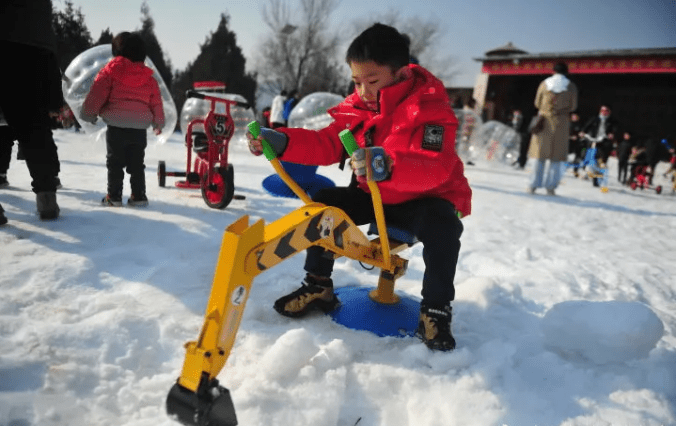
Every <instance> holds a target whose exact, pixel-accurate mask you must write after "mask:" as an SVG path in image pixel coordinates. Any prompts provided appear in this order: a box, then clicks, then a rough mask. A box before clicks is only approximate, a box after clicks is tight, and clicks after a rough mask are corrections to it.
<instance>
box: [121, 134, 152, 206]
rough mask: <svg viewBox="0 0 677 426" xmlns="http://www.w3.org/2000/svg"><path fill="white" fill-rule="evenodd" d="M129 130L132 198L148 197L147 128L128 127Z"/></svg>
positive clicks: (129, 167) (128, 156)
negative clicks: (146, 172)
mask: <svg viewBox="0 0 677 426" xmlns="http://www.w3.org/2000/svg"><path fill="white" fill-rule="evenodd" d="M127 130H129V132H128V133H129V142H128V145H127V151H126V155H127V158H126V161H125V164H126V165H127V173H129V184H130V186H131V189H132V198H131V199H132V200H136V201H139V200H144V199H146V175H145V169H146V165H145V163H144V161H145V155H146V146H147V144H148V143H147V140H146V130H145V129H127Z"/></svg>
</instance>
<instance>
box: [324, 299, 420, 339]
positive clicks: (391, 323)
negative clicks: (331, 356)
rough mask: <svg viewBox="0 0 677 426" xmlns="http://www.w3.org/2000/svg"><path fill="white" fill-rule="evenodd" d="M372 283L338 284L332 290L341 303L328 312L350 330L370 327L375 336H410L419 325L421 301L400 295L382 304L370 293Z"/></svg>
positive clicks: (334, 319) (369, 329) (367, 329)
mask: <svg viewBox="0 0 677 426" xmlns="http://www.w3.org/2000/svg"><path fill="white" fill-rule="evenodd" d="M372 291H373V287H340V288H335V289H334V292H335V293H336V295H337V297H338V298H339V299H340V300H341V306H339V307H338V308H336V309H335V310H333V311H331V312H330V313H329V314H328V315H329V316H331V318H332V320H333V321H335V322H336V323H338V324H341V325H343V326H345V327H348V328H351V329H353V330H366V331H370V332H372V333H374V334H376V335H377V336H380V337H384V336H395V337H407V336H413V335H414V334H415V333H416V330H417V328H418V317H419V312H420V310H421V303H420V302H418V301H417V300H414V299H412V298H409V297H406V296H403V295H400V296H399V298H398V299H399V300H398V302H397V303H392V304H384V303H379V302H376V301H374V299H373V298H372V297H371V296H370V294H369V293H370V292H372Z"/></svg>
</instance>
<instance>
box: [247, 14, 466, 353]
mask: <svg viewBox="0 0 677 426" xmlns="http://www.w3.org/2000/svg"><path fill="white" fill-rule="evenodd" d="M409 58H410V56H409V41H408V39H407V38H406V37H405V36H403V35H402V34H400V33H399V32H398V31H397V30H396V29H395V28H392V27H389V26H386V25H382V24H375V25H373V26H372V27H370V28H368V29H367V30H365V31H364V32H363V33H362V34H360V35H359V36H358V37H357V38H356V39H355V40H354V41H353V42H352V44H351V45H350V47H349V48H348V53H347V56H346V61H347V62H348V65H349V66H350V69H351V71H352V79H353V82H354V83H355V92H354V93H353V94H351V95H349V96H348V97H347V98H346V99H345V100H344V101H343V102H342V103H341V104H339V105H337V106H336V107H334V108H331V109H330V110H329V111H328V112H329V114H330V115H331V116H332V117H333V118H334V122H333V123H332V124H330V125H329V126H328V127H326V128H324V129H322V130H318V131H314V130H306V129H288V128H282V129H276V130H272V129H266V128H264V129H262V132H261V133H262V134H261V136H260V137H259V138H257V139H254V138H253V136H252V135H251V134H250V133H248V134H247V137H248V139H249V140H250V150H251V151H252V153H254V154H256V155H260V154H261V151H262V149H261V139H266V140H268V142H270V143H271V145H272V146H273V149H275V151H276V152H277V154H278V155H280V159H281V160H284V161H290V162H293V163H300V164H308V165H329V164H333V163H338V162H340V161H342V159H344V155H345V151H344V148H343V145H342V144H341V141H340V139H339V137H338V134H339V132H340V131H341V130H344V129H350V130H351V132H352V133H353V134H354V135H355V138H356V140H357V143H358V145H359V146H360V148H361V149H359V150H357V151H356V153H354V154H353V168H354V169H355V170H354V174H353V179H352V181H351V183H350V185H349V186H348V187H343V188H341V187H337V188H327V189H323V190H320V191H318V192H317V193H316V194H315V196H314V197H313V201H317V202H320V203H323V204H325V205H329V206H335V207H339V208H341V209H342V210H343V211H345V212H346V214H347V215H348V216H349V217H350V218H351V219H352V220H353V221H354V222H355V224H357V225H363V224H367V223H370V222H372V221H373V220H374V209H373V205H372V202H371V196H370V194H369V189H368V186H367V184H366V180H365V169H364V168H356V167H355V163H356V160H357V159H358V158H360V156H361V154H362V153H360V152H359V151H363V150H362V149H363V148H365V147H372V146H375V147H382V148H383V149H384V150H385V152H386V155H387V157H389V159H388V161H387V162H388V163H389V164H390V167H389V170H388V172H387V174H386V175H385V176H382V180H381V181H379V182H378V186H379V189H380V192H381V198H382V200H383V204H384V205H383V208H384V213H385V217H386V221H387V222H389V223H391V224H393V225H395V226H397V227H400V228H403V229H406V230H408V231H410V232H411V233H413V234H414V235H415V236H416V237H417V238H418V239H419V241H421V242H422V243H423V246H424V248H423V260H424V262H425V265H426V271H425V274H424V277H423V288H422V291H421V295H422V296H423V300H422V302H421V313H420V319H419V326H418V335H419V337H420V338H421V339H422V340H423V342H424V343H425V344H426V345H427V346H428V347H429V348H431V349H435V350H442V351H448V350H452V349H454V347H455V346H456V342H455V340H454V337H453V336H452V333H451V301H452V300H453V299H454V275H455V273H456V263H457V261H458V254H459V250H460V245H461V243H460V236H461V233H462V232H463V225H462V224H461V221H460V219H459V217H460V216H467V215H469V214H470V199H471V190H470V187H469V185H468V182H467V180H466V178H465V176H464V174H463V162H462V161H461V160H460V159H459V157H458V155H457V154H456V150H455V138H456V129H457V128H458V121H457V120H456V117H455V116H454V113H453V111H452V109H451V107H450V105H449V99H448V97H447V94H446V90H445V88H444V85H443V84H442V82H441V81H440V80H438V79H437V78H435V77H434V76H433V75H432V74H430V72H428V71H427V70H425V69H424V68H422V67H420V66H418V65H414V64H410V63H409ZM362 163H364V162H362ZM333 265H334V260H333V258H331V257H330V256H326V253H325V250H324V249H323V248H321V247H317V246H313V247H310V248H309V249H308V250H307V256H306V262H305V267H304V269H305V270H306V272H307V275H306V277H305V279H304V281H303V285H302V286H301V288H299V289H298V290H296V291H294V292H292V293H291V294H289V295H287V296H284V297H282V298H280V299H278V300H277V301H276V302H275V306H274V307H275V310H277V311H278V312H279V313H280V314H282V315H285V316H289V317H300V316H303V315H305V314H306V313H308V312H309V311H310V310H312V309H320V310H324V311H330V310H333V309H334V308H335V307H336V306H337V305H338V303H339V301H338V299H337V298H336V296H335V294H334V291H333V283H332V280H331V278H330V277H331V273H332V269H333Z"/></svg>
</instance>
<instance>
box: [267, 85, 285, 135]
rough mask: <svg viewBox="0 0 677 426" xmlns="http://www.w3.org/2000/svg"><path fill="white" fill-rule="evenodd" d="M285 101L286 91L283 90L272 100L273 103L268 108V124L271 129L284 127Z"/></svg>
mask: <svg viewBox="0 0 677 426" xmlns="http://www.w3.org/2000/svg"><path fill="white" fill-rule="evenodd" d="M286 100H287V91H286V90H283V91H282V92H280V94H279V95H277V96H275V97H274V98H273V103H272V105H271V106H270V124H271V126H272V127H273V129H277V128H278V127H285V126H286V125H287V123H286V122H285V121H284V116H283V114H284V102H285V101H286Z"/></svg>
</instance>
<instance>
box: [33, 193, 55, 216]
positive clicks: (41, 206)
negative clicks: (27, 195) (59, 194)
mask: <svg viewBox="0 0 677 426" xmlns="http://www.w3.org/2000/svg"><path fill="white" fill-rule="evenodd" d="M35 200H36V204H37V206H38V213H39V214H40V219H41V220H53V219H56V218H58V217H59V205H58V204H57V203H56V192H52V191H46V192H38V193H37V194H36V197H35Z"/></svg>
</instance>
